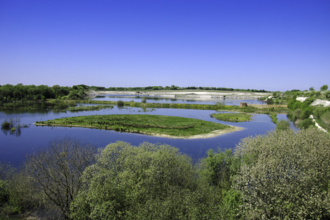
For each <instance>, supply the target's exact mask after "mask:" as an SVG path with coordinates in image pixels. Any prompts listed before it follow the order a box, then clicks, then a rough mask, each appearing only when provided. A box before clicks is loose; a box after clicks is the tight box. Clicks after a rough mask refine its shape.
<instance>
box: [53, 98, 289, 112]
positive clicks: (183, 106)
mask: <svg viewBox="0 0 330 220" xmlns="http://www.w3.org/2000/svg"><path fill="white" fill-rule="evenodd" d="M49 102H52V100H49ZM64 102H65V103H89V104H109V105H118V102H116V101H96V100H66V101H64ZM121 105H123V106H130V107H137V108H174V109H200V110H222V111H235V112H244V113H261V114H268V113H284V112H287V111H288V108H287V107H286V106H285V105H278V106H277V105H272V106H267V105H265V106H267V107H265V108H257V107H254V106H247V107H243V108H242V107H240V106H237V105H218V104H215V105H202V104H183V103H141V102H123V101H121V102H120V105H119V106H121Z"/></svg>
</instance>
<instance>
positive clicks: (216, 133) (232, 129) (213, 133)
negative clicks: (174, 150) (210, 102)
mask: <svg viewBox="0 0 330 220" xmlns="http://www.w3.org/2000/svg"><path fill="white" fill-rule="evenodd" d="M34 125H37V126H59V127H81V128H96V129H100V128H98V127H94V126H79V125H67V124H65V125H64V124H51V125H48V124H42V123H34ZM228 126H230V128H227V129H223V130H215V131H211V132H210V133H207V134H199V135H193V136H172V135H166V134H155V133H146V132H127V133H135V134H145V135H150V136H156V137H165V138H173V139H200V138H212V137H216V136H219V135H223V134H228V133H231V132H235V131H240V130H243V129H244V128H242V127H237V126H232V125H228ZM102 130H104V129H102ZM108 130H110V129H108Z"/></svg>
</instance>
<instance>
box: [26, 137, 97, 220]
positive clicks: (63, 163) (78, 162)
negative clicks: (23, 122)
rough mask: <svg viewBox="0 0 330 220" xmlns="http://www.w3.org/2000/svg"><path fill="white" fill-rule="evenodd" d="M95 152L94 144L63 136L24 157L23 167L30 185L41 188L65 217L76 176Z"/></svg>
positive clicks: (76, 185)
mask: <svg viewBox="0 0 330 220" xmlns="http://www.w3.org/2000/svg"><path fill="white" fill-rule="evenodd" d="M96 152H97V151H96V148H95V147H94V146H91V145H82V144H81V143H80V142H79V141H76V140H72V139H69V138H65V139H59V140H55V141H53V142H51V143H50V144H49V146H48V147H46V148H42V149H40V150H38V151H37V152H35V153H33V154H31V155H29V156H28V157H27V159H26V162H25V168H26V170H27V172H28V176H29V177H30V178H31V179H32V180H33V184H34V188H36V189H38V190H39V191H42V192H43V193H44V194H45V195H46V197H47V198H48V200H49V201H51V202H52V203H53V204H55V205H56V206H57V207H58V208H59V209H60V210H61V212H62V213H63V215H64V217H65V219H69V218H70V217H69V216H70V203H71V202H72V201H73V200H74V198H75V197H76V195H77V194H78V191H79V189H80V188H81V186H82V181H81V178H80V177H81V175H82V173H83V171H84V170H85V168H86V167H88V166H89V165H91V164H93V163H94V162H95V160H96V158H95V154H96Z"/></svg>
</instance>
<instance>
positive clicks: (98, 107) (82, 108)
mask: <svg viewBox="0 0 330 220" xmlns="http://www.w3.org/2000/svg"><path fill="white" fill-rule="evenodd" d="M105 108H109V109H112V108H113V106H112V105H96V106H77V107H70V108H69V109H68V110H69V111H70V112H79V111H97V110H101V109H105Z"/></svg>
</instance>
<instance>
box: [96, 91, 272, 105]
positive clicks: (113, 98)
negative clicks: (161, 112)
mask: <svg viewBox="0 0 330 220" xmlns="http://www.w3.org/2000/svg"><path fill="white" fill-rule="evenodd" d="M143 97H146V98H147V103H184V104H209V105H214V104H215V103H217V102H221V103H223V104H224V105H239V103H240V102H246V103H248V104H258V105H265V104H266V103H265V102H262V101H259V100H237V99H216V98H214V100H212V101H209V100H208V101H199V100H198V101H197V100H186V99H170V98H162V97H150V96H135V95H111V94H110V95H102V96H95V97H94V98H92V100H97V101H118V100H122V101H124V102H129V101H132V100H133V101H134V102H141V100H142V99H143Z"/></svg>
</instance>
